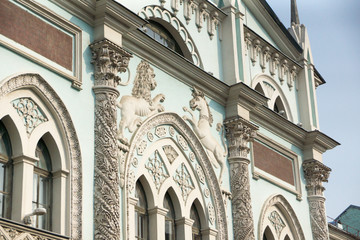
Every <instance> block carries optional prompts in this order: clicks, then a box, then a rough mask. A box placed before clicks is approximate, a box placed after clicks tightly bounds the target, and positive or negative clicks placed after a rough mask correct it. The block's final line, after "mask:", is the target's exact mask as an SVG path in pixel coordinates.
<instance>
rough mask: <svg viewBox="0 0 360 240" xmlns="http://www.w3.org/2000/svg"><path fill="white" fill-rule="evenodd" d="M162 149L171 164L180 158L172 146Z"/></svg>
mask: <svg viewBox="0 0 360 240" xmlns="http://www.w3.org/2000/svg"><path fill="white" fill-rule="evenodd" d="M162 149H163V151H164V153H165V155H166V157H167V159H168V160H169V162H170V163H173V162H174V161H175V159H176V158H177V157H178V156H179V154H178V153H177V152H176V150H175V149H174V148H173V147H172V146H171V145H165V146H163V147H162Z"/></svg>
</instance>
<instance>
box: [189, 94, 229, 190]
mask: <svg viewBox="0 0 360 240" xmlns="http://www.w3.org/2000/svg"><path fill="white" fill-rule="evenodd" d="M192 92H193V93H192V96H193V98H192V99H191V100H190V102H189V105H190V108H191V110H192V111H195V110H198V111H199V119H196V117H195V116H194V114H193V113H192V112H191V111H190V110H189V109H188V108H187V107H183V110H184V111H185V112H188V113H189V114H190V116H191V118H190V117H188V116H186V115H185V116H183V119H184V120H185V121H188V122H189V123H190V125H191V126H192V128H193V129H194V132H195V134H196V135H197V136H198V138H199V139H200V141H201V143H202V144H203V145H204V147H205V148H206V149H207V150H208V151H209V152H211V153H212V155H213V156H209V157H210V160H211V161H212V164H213V166H214V167H215V168H218V167H219V166H220V176H219V183H220V185H221V183H222V177H223V174H224V171H225V166H224V165H225V157H226V156H227V154H228V152H227V148H226V147H225V149H224V148H223V147H222V146H221V145H220V144H219V143H218V142H217V141H216V140H215V138H214V137H213V136H212V134H211V126H212V123H213V116H212V114H211V111H210V107H209V104H208V103H207V101H206V99H205V95H204V93H203V92H201V91H199V90H197V89H196V88H195V87H193V90H192ZM221 129H223V127H222V125H221V124H220V123H218V126H217V130H218V131H220V130H221ZM223 133H224V131H223ZM222 135H224V134H222ZM222 143H223V145H225V138H224V136H222Z"/></svg>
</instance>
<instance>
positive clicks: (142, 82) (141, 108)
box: [117, 61, 165, 144]
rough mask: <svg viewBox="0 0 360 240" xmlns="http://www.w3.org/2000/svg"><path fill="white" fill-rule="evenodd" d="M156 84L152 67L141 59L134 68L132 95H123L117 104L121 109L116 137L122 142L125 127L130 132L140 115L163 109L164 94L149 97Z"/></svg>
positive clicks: (145, 115)
mask: <svg viewBox="0 0 360 240" xmlns="http://www.w3.org/2000/svg"><path fill="white" fill-rule="evenodd" d="M156 85H157V84H156V81H155V74H154V69H153V68H152V67H151V66H150V64H149V63H147V62H146V61H141V62H140V64H139V65H138V66H137V69H136V76H135V79H134V87H133V89H132V96H129V95H125V96H123V97H122V98H121V99H120V102H119V103H118V104H117V107H118V108H120V110H121V120H120V124H119V130H118V134H117V138H118V139H119V140H120V141H121V142H122V143H124V144H127V143H128V140H127V139H126V138H125V137H124V130H125V129H128V130H129V132H131V133H132V132H134V131H135V130H136V128H137V127H139V126H140V125H141V123H142V119H141V117H149V116H152V115H154V114H156V113H158V112H163V111H164V107H163V106H162V105H161V104H160V103H161V102H163V101H164V100H165V95H164V94H158V95H156V96H155V97H154V98H153V99H151V91H152V90H154V89H155V87H156Z"/></svg>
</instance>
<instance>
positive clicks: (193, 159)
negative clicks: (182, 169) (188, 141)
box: [189, 152, 195, 162]
mask: <svg viewBox="0 0 360 240" xmlns="http://www.w3.org/2000/svg"><path fill="white" fill-rule="evenodd" d="M189 159H190V161H192V162H193V161H195V153H194V152H190V153H189Z"/></svg>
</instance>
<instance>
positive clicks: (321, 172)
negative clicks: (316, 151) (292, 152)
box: [302, 159, 331, 196]
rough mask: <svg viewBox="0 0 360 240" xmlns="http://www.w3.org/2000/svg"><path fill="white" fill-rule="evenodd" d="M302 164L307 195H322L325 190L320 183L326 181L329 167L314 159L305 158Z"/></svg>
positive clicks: (329, 170)
mask: <svg viewBox="0 0 360 240" xmlns="http://www.w3.org/2000/svg"><path fill="white" fill-rule="evenodd" d="M302 165H303V170H304V176H305V179H306V190H307V191H308V195H309V196H322V194H323V191H324V190H325V188H324V187H323V186H322V183H323V182H327V181H328V178H329V175H330V172H331V169H330V168H329V167H327V166H325V165H324V164H323V163H321V162H320V161H318V160H315V159H309V160H305V161H304V162H303V164H302Z"/></svg>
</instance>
